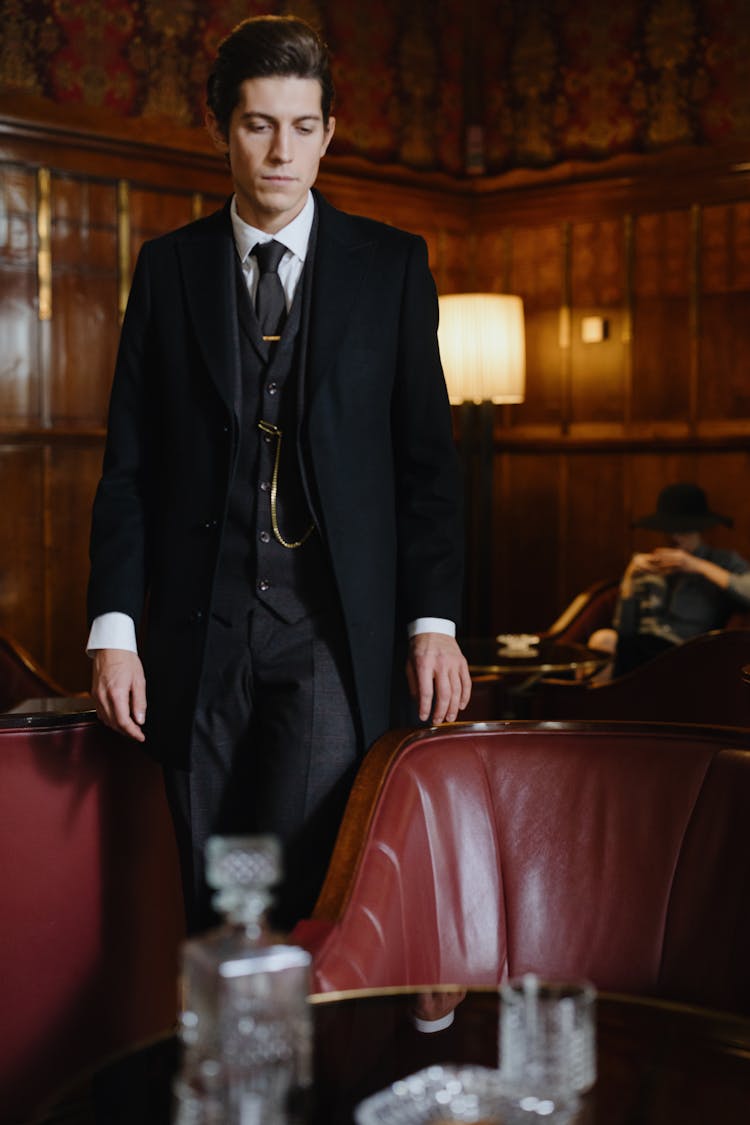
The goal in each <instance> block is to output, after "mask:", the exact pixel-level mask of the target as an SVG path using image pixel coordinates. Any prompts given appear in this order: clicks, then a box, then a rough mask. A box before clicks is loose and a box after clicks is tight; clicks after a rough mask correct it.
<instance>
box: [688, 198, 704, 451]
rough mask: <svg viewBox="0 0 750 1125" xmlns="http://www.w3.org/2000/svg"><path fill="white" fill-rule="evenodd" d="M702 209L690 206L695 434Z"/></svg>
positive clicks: (693, 429) (691, 405)
mask: <svg viewBox="0 0 750 1125" xmlns="http://www.w3.org/2000/svg"><path fill="white" fill-rule="evenodd" d="M702 218H703V214H702V210H701V206H700V204H698V203H694V204H693V206H692V207H691V208H690V298H689V300H690V306H689V320H688V323H689V329H688V331H689V333H690V385H689V387H688V422H689V426H690V432H691V433H692V434H694V433H695V432H696V429H697V427H698V387H699V382H700V275H701V233H702Z"/></svg>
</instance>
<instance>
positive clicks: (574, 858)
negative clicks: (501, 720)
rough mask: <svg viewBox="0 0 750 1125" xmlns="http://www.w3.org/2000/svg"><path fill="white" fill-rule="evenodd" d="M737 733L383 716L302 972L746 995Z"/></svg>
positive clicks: (747, 824)
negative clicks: (560, 981) (406, 728)
mask: <svg viewBox="0 0 750 1125" xmlns="http://www.w3.org/2000/svg"><path fill="white" fill-rule="evenodd" d="M749 747H750V735H748V734H744V733H743V732H735V733H734V734H732V732H716V731H710V730H701V729H700V728H687V727H657V726H654V727H648V726H645V725H644V726H640V725H637V724H620V725H618V724H570V725H569V726H565V727H561V726H559V725H558V726H556V725H552V724H550V725H546V724H524V723H510V724H485V725H483V726H482V725H476V726H473V725H470V724H467V725H463V726H462V724H455V725H453V726H447V727H444V728H438V729H435V730H432V731H427V732H412V733H410V734H407V735H405V736H403V737H401V738H400V739H399V738H397V737H396V736H386V739H385V740H381V742H380V743H379V744H376V746H375V747H374V748H373V750H371V751H370V755H369V756H368V759H366V760H365V764H364V766H363V768H362V771H361V773H360V777H359V779H358V781H357V784H356V786H355V789H354V791H353V793H352V797H351V800H350V803H349V807H348V809H347V814H346V817H345V819H344V823H343V825H342V830H341V833H340V836H339V841H338V843H337V846H336V851H335V853H334V857H333V862H332V864H331V867H330V869H329V874H328V878H327V881H326V885H325V886H324V888H323V892H322V894H321V897H320V900H319V902H318V905H317V907H316V910H315V914H314V917H313V920H312V922H311V923H310V924H309V926H306V925H305V924H302V926H301V927H300V928H299V929H298V931H297V935H296V936H297V937H298V938H300V939H302V940H305V941H307V943H308V944H309V946H310V947H311V948H312V950H313V952H314V954H315V973H316V986H317V987H318V988H319V989H321V990H329V989H343V988H357V987H371V986H378V985H411V986H426V985H429V984H433V983H455V984H466V985H475V986H476V985H494V984H496V983H497V982H498V981H500V980H501V979H503V978H505V977H506V976H509V975H510V976H514V975H517V974H519V973H524V972H527V971H536V972H539V973H541V974H543V975H545V976H548V977H554V978H567V979H571V978H579V977H586V978H589V979H591V980H592V981H593V982H594V983H595V984H596V985H597V986H598V987H600V988H604V989H609V990H615V991H622V992H629V993H640V994H644V993H653V994H657V995H661V996H668V997H672V998H676V999H681V1000H690V1001H695V1002H700V1003H706V1004H711V1005H713V1006H716V1007H725V1008H731V1009H734V1010H741V1011H748V1010H750V958H748V956H747V951H748V949H750V896H749V895H748V887H749V886H750V882H749V880H750V846H748V845H749V844H750V749H749Z"/></svg>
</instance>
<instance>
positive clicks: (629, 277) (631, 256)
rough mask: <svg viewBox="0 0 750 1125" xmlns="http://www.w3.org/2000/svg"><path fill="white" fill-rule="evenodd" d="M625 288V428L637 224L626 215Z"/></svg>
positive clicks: (628, 417)
mask: <svg viewBox="0 0 750 1125" xmlns="http://www.w3.org/2000/svg"><path fill="white" fill-rule="evenodd" d="M623 223H624V232H623V240H624V244H625V245H624V258H625V261H624V271H625V278H624V282H625V285H624V288H625V307H624V309H623V319H622V346H623V353H624V367H625V387H624V399H625V401H624V403H623V409H624V415H625V416H624V418H623V422H624V423H625V428H626V429H628V428H629V427H630V423H631V422H632V420H633V323H634V314H635V223H634V221H633V216H632V215H626V216H625V218H624V220H623Z"/></svg>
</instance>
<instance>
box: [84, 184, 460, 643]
mask: <svg viewBox="0 0 750 1125" xmlns="http://www.w3.org/2000/svg"><path fill="white" fill-rule="evenodd" d="M229 214H230V217H231V220H232V232H233V234H234V243H235V246H236V247H237V253H238V254H239V257H240V263H241V265H242V273H243V275H244V278H245V282H246V284H247V288H248V292H249V294H250V299H251V300H252V302H253V304H254V303H255V290H256V289H257V287H258V276H259V270H258V263H257V262H256V260H255V258H254V257H253V256H252V254H251V253H250V251H251V250H252V249H253V247H254V246H255V244H256V243H257V242H270V241H271V240H272V239H274V240H275V241H276V242H280V243H282V245H283V246H285V247H286V253H285V254H284V256H283V257H282V259H281V261H280V262H279V280H280V281H281V284H282V287H283V289H284V296H285V297H286V307H287V312H288V311H289V308H290V307H291V304H292V301H293V299H294V294H295V291H296V289H297V285H298V283H299V279H300V278H301V276H302V270H303V267H304V265H305V258H306V257H307V247H308V243H309V241H310V231H311V230H312V224H313V219H314V217H315V202H314V200H313V197H312V193H311V192H308V193H307V200H306V202H305V206H304V207H303V208H302V210H301V211H300V213H299V214H298V215H297V216H296V217H295V218H294V219H292V221H291V223H287V225H286V226H285V227H282V228H281V230H280V231H277V232H276V234H268V232H267V231H263V230H258V228H257V227H252V226H250V224H249V223H246V222H245V220H244V219H241V218H240V216H239V214H238V213H237V198H236V196H233V197H232V202H231V205H230V209H229ZM417 633H444V634H446V635H447V636H449V637H455V635H456V626H455V624H454V622H453V621H447V620H445V619H444V618H442V617H418V618H417V619H416V620H415V621H412V622H410V624H409V627H408V634H409V636H410V637H413V636H415V635H416V634H417ZM99 648H119V649H126V650H127V651H128V652H137V651H138V646H137V643H136V636H135V624H134V622H133V619H132V617H129V616H128V615H127V614H125V613H102V614H100V616H99V617H96V618H94V621H93V623H92V625H91V631H90V632H89V638H88V641H87V644H86V652H87V653H88V654H89V655H91V653H92V652H95V651H96V649H99Z"/></svg>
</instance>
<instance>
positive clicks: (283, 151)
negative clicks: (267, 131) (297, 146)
mask: <svg viewBox="0 0 750 1125" xmlns="http://www.w3.org/2000/svg"><path fill="white" fill-rule="evenodd" d="M291 140H292V138H291V134H290V132H289V130H288V129H277V130H276V132H275V133H274V136H273V145H272V146H271V158H272V159H273V160H277V161H278V162H279V163H280V164H287V163H288V162H289V161H290V160H291V159H292V145H291Z"/></svg>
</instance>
